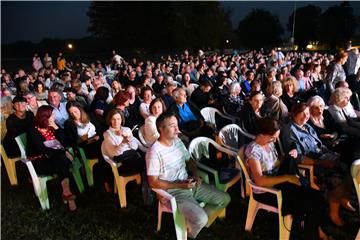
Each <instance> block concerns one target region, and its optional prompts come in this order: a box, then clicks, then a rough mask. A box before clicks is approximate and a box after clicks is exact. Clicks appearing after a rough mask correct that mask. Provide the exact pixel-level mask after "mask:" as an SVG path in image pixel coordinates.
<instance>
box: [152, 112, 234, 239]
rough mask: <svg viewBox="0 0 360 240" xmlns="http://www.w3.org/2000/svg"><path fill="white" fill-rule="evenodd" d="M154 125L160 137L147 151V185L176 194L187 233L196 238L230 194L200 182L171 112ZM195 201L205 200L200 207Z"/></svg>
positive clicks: (222, 206)
mask: <svg viewBox="0 0 360 240" xmlns="http://www.w3.org/2000/svg"><path fill="white" fill-rule="evenodd" d="M156 126H157V128H158V131H159V133H160V137H159V139H158V140H157V141H156V142H155V143H154V144H153V145H152V147H151V148H149V149H148V151H147V153H146V166H147V175H148V182H149V185H150V187H151V188H159V189H163V190H165V191H167V192H169V193H170V194H171V195H173V196H174V197H175V199H176V203H177V206H178V208H179V210H180V212H181V213H182V215H184V217H185V219H186V222H187V229H188V234H189V237H192V238H195V237H196V236H197V235H198V233H199V232H200V230H201V229H202V228H203V227H204V226H205V225H206V224H207V223H208V220H209V219H213V218H214V216H216V214H218V213H219V212H220V211H222V210H223V209H224V208H225V207H226V206H227V205H228V204H229V202H230V196H229V195H228V194H227V193H225V192H222V191H220V190H217V189H216V188H215V187H213V186H210V185H207V184H205V183H201V179H200V178H199V175H198V172H197V167H196V164H195V162H194V160H192V159H191V158H190V154H189V152H188V151H187V149H186V148H185V145H184V144H183V143H182V141H181V140H180V139H179V138H178V134H179V128H178V120H177V118H176V116H175V115H174V114H173V113H163V114H161V115H160V116H159V117H158V118H157V120H156ZM186 167H187V168H188V169H189V172H190V173H191V176H189V175H188V173H187V171H186ZM198 201H201V202H204V203H205V204H206V206H205V207H204V208H202V207H201V206H200V205H199V203H198Z"/></svg>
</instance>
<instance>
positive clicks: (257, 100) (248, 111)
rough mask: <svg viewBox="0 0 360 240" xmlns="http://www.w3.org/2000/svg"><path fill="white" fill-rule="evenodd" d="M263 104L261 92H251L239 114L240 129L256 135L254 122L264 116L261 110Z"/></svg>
mask: <svg viewBox="0 0 360 240" xmlns="http://www.w3.org/2000/svg"><path fill="white" fill-rule="evenodd" d="M263 102H264V96H263V95H262V93H261V92H252V93H250V96H249V102H247V103H246V104H245V105H244V108H243V109H242V110H241V113H240V119H241V122H242V127H244V130H246V131H247V132H249V133H251V134H254V135H255V134H257V124H256V120H257V119H259V118H262V117H264V116H265V115H264V113H263V110H262V105H263Z"/></svg>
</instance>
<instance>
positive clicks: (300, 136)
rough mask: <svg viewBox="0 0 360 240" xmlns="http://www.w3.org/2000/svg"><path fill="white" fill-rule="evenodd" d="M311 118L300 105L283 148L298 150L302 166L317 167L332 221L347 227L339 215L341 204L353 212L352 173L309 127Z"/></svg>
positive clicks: (286, 131)
mask: <svg viewBox="0 0 360 240" xmlns="http://www.w3.org/2000/svg"><path fill="white" fill-rule="evenodd" d="M309 118H310V112H309V107H308V106H307V105H306V104H305V103H297V104H295V105H294V106H293V108H292V110H291V122H289V123H288V124H286V125H285V126H284V127H283V130H282V136H281V139H282V144H284V149H285V151H288V150H289V149H290V148H293V147H296V149H297V153H298V155H299V158H298V159H297V160H298V162H299V163H302V164H305V165H312V166H314V174H315V176H316V177H317V181H318V184H319V185H320V189H321V190H322V191H324V192H325V194H326V197H327V200H328V202H329V208H330V209H329V215H330V219H331V220H332V221H333V222H334V223H335V224H336V225H338V226H342V225H344V221H343V220H342V219H341V218H340V215H339V206H340V204H341V205H342V206H344V207H345V208H347V209H349V210H354V209H353V207H352V206H351V205H350V202H349V196H350V190H351V185H352V184H351V178H350V175H349V169H348V167H347V166H345V165H344V163H341V162H340V161H339V159H340V156H339V154H337V153H335V152H333V151H331V150H329V149H328V148H327V147H326V146H325V145H324V144H323V143H322V141H321V140H320V139H319V137H318V136H317V134H316V132H315V130H314V129H313V128H312V127H311V126H310V125H309V124H308V123H307V122H308V120H309Z"/></svg>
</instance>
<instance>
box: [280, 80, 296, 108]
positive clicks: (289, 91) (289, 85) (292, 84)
mask: <svg viewBox="0 0 360 240" xmlns="http://www.w3.org/2000/svg"><path fill="white" fill-rule="evenodd" d="M283 89H284V92H283V94H282V96H281V100H283V102H284V104H285V105H286V107H287V108H288V109H291V107H292V105H294V103H296V102H298V101H299V96H298V91H299V84H298V81H297V80H296V78H294V77H288V78H286V79H285V80H284V81H283Z"/></svg>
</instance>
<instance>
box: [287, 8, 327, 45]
mask: <svg viewBox="0 0 360 240" xmlns="http://www.w3.org/2000/svg"><path fill="white" fill-rule="evenodd" d="M320 16H321V8H320V7H316V6H314V5H307V6H305V7H302V8H298V9H297V10H296V19H295V34H294V35H295V43H296V44H298V45H299V48H300V49H304V48H305V47H306V45H307V44H308V42H309V41H310V40H317V36H318V29H319V19H320ZM293 20H294V12H293V13H292V14H291V15H290V17H289V21H288V24H287V29H288V31H289V32H292V30H293Z"/></svg>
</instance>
